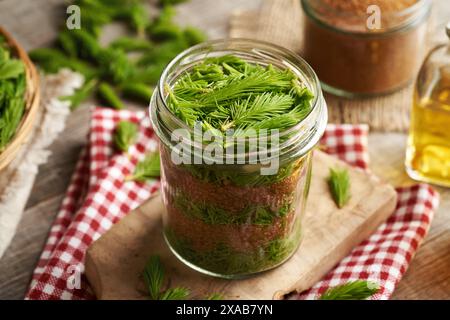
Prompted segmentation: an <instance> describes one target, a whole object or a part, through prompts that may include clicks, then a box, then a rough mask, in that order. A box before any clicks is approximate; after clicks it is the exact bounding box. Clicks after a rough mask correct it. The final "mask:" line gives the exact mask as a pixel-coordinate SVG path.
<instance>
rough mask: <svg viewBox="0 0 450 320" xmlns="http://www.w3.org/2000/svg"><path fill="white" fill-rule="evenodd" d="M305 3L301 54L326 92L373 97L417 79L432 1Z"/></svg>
mask: <svg viewBox="0 0 450 320" xmlns="http://www.w3.org/2000/svg"><path fill="white" fill-rule="evenodd" d="M302 6H303V11H304V13H305V19H304V29H303V30H304V39H303V52H302V54H303V56H304V57H305V59H306V60H307V61H308V62H309V63H310V64H311V66H312V67H313V68H314V69H315V71H316V73H317V74H318V76H319V79H320V80H321V82H322V86H323V88H324V90H326V91H328V92H330V93H332V94H336V95H339V96H346V97H355V96H370V95H376V94H382V93H390V92H393V91H395V90H397V89H399V88H402V87H404V86H406V85H407V84H409V83H410V82H411V81H412V80H413V79H414V78H415V75H416V73H417V71H418V68H419V66H420V62H421V61H422V58H423V53H424V49H425V40H426V30H427V23H426V22H427V20H428V16H429V13H430V9H431V0H358V1H353V0H352V1H349V0H302Z"/></svg>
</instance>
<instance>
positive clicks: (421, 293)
mask: <svg viewBox="0 0 450 320" xmlns="http://www.w3.org/2000/svg"><path fill="white" fill-rule="evenodd" d="M63 2H64V1H63V0H40V1H30V0H1V1H0V24H1V25H2V26H4V27H5V28H6V29H8V30H9V31H11V33H12V34H13V35H14V36H15V37H17V39H18V40H19V41H20V42H21V43H22V44H23V46H24V47H25V48H26V49H31V48H35V47H39V46H44V45H46V44H48V43H49V42H50V41H52V39H54V37H55V35H56V26H57V24H58V22H59V21H61V10H59V9H58V6H61V4H62V3H63ZM260 2H261V0H226V1H225V0H222V1H211V0H191V2H190V3H185V4H181V5H180V6H179V7H178V12H179V15H178V20H179V21H180V22H182V23H183V24H191V25H195V26H198V27H201V28H203V29H204V30H205V31H206V32H207V33H208V35H209V36H210V38H220V37H224V36H226V31H227V23H228V15H229V14H230V13H231V11H232V10H234V9H237V8H244V9H252V8H256V7H257V6H258V5H259V3H260ZM435 4H436V6H437V8H438V9H437V10H436V11H437V13H438V14H439V18H438V22H437V26H438V27H440V28H441V29H442V30H443V28H442V27H443V26H444V25H445V22H446V20H447V19H448V12H449V11H450V7H449V6H448V0H435ZM441 35H442V36H443V31H442V32H441ZM88 118H89V110H88V109H87V108H85V107H84V108H82V109H80V110H77V111H76V112H74V114H73V115H72V116H71V117H70V118H69V122H68V124H67V129H66V131H65V132H64V133H63V134H62V135H61V137H60V138H59V139H58V140H57V141H56V142H55V143H54V145H53V146H52V147H51V151H52V152H53V155H52V156H51V157H50V159H49V162H48V163H47V164H45V165H43V166H41V168H40V172H39V175H38V177H37V179H36V184H35V186H34V188H33V191H32V194H31V197H30V199H29V202H28V204H27V210H26V212H25V214H24V217H23V219H22V222H21V223H20V225H19V229H18V232H17V234H16V236H15V238H14V240H13V243H12V245H11V247H10V248H9V249H8V251H7V252H6V253H5V256H4V257H3V258H2V259H1V260H0V299H21V298H22V297H23V294H24V292H25V290H26V287H27V285H28V282H29V279H30V276H31V273H32V270H33V268H34V266H35V264H36V262H37V259H38V257H39V254H40V252H41V250H42V245H43V244H44V242H45V239H46V237H47V232H48V230H49V228H50V225H51V223H52V221H53V219H54V216H55V214H56V212H57V210H58V208H59V205H60V201H61V199H62V196H63V194H64V192H65V190H66V188H67V184H68V181H69V178H70V174H71V172H72V170H73V167H74V165H75V162H76V159H77V157H78V154H79V151H80V149H81V146H82V145H83V144H84V143H85V141H86V133H87V126H88V122H87V120H88ZM405 141H406V136H405V135H403V134H384V135H383V134H371V136H370V153H371V162H372V165H371V167H372V169H373V171H374V172H375V173H376V174H378V175H380V176H382V177H384V178H385V179H387V180H388V181H389V182H392V183H395V184H396V185H400V184H402V183H412V181H411V180H409V178H408V177H407V176H406V173H405V172H404V167H403V157H404V147H405ZM438 190H439V191H440V192H441V206H440V208H439V210H438V212H437V213H436V216H435V219H434V221H433V224H432V228H431V230H430V233H429V235H428V237H427V239H426V240H425V242H424V244H423V245H422V247H421V248H420V249H419V251H418V253H417V255H416V257H415V259H414V260H413V262H412V263H411V266H410V269H409V270H408V272H407V274H406V276H405V277H404V279H403V280H402V281H401V282H400V284H399V286H398V289H397V290H396V291H395V292H394V296H393V298H394V299H413V298H414V299H415V298H421V299H431V298H435V299H450V252H449V250H450V232H449V231H450V190H448V189H442V188H439V189H438Z"/></svg>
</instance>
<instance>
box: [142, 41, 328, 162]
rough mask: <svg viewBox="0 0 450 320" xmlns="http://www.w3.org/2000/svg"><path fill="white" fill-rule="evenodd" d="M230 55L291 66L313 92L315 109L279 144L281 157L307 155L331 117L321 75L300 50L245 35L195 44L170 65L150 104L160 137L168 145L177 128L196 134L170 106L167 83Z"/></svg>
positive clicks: (288, 131)
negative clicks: (218, 58) (323, 91)
mask: <svg viewBox="0 0 450 320" xmlns="http://www.w3.org/2000/svg"><path fill="white" fill-rule="evenodd" d="M226 54H233V55H237V56H238V57H240V58H242V59H244V60H246V61H248V62H254V63H259V64H273V65H275V66H278V67H282V68H285V69H286V68H289V69H290V70H291V71H292V72H294V73H295V74H296V75H297V76H298V77H299V79H300V80H301V82H302V83H303V84H304V85H305V86H306V87H307V88H308V89H309V90H310V91H311V92H312V93H313V95H314V98H313V99H312V100H311V110H310V111H309V113H308V115H307V116H306V117H305V118H304V119H303V120H301V121H300V122H299V123H297V124H296V125H294V126H292V127H290V128H288V129H286V130H283V131H280V132H279V137H280V138H283V137H289V138H288V139H286V140H285V141H283V143H281V144H280V145H279V151H280V152H279V156H281V155H286V154H290V155H293V154H305V153H306V152H307V151H309V150H310V149H311V148H312V147H313V146H314V145H315V144H316V143H317V142H318V140H319V139H320V137H321V136H322V134H323V132H324V130H325V125H326V119H327V115H326V105H325V102H324V99H323V95H322V90H321V86H320V82H319V79H318V77H317V75H316V74H315V72H314V71H313V69H312V68H311V66H309V64H308V63H307V62H306V61H305V60H304V59H302V58H301V57H300V56H298V55H297V54H296V53H294V52H292V51H290V50H288V49H285V48H283V47H281V46H277V45H275V44H272V43H269V42H264V41H259V40H258V41H256V40H250V39H244V38H232V39H219V40H212V41H207V42H204V43H201V44H198V45H195V46H193V47H191V48H189V49H187V50H185V51H183V52H181V53H180V54H178V55H177V56H176V57H175V58H174V59H173V60H172V61H171V62H170V63H169V64H168V65H167V66H166V68H165V69H164V70H163V72H162V75H161V78H160V80H159V82H158V85H157V90H155V92H154V93H153V96H152V100H151V102H150V107H149V109H150V110H149V112H150V118H151V121H152V125H153V128H154V129H155V130H156V132H157V134H158V136H159V137H160V139H161V140H162V141H163V142H164V143H165V144H169V145H170V136H169V133H170V132H171V131H173V130H175V129H183V130H186V131H187V132H189V133H190V134H192V135H194V134H195V132H194V128H192V127H191V126H189V125H188V124H186V123H185V122H184V121H182V120H181V119H179V118H178V117H177V116H176V115H175V114H173V113H172V112H171V110H170V108H169V106H168V105H167V96H168V95H167V94H166V92H165V91H166V90H165V86H166V85H169V86H173V84H174V83H175V82H176V81H177V79H178V78H179V77H180V76H181V75H182V74H183V73H185V72H186V71H187V70H189V69H190V68H192V67H193V66H194V65H196V64H197V63H200V62H201V61H203V60H204V59H205V58H209V57H216V56H223V55H226ZM324 109H325V110H324ZM324 114H325V115H324ZM161 116H163V117H164V120H162V119H161ZM320 117H321V118H322V121H321V124H322V125H321V126H316V125H315V124H316V121H317V119H318V118H320ZM323 119H325V121H323ZM323 123H325V125H324V124H323ZM258 138H259V136H258ZM255 139H257V138H255ZM197 147H200V148H202V147H201V146H199V145H195V146H194V148H197ZM300 147H301V148H300Z"/></svg>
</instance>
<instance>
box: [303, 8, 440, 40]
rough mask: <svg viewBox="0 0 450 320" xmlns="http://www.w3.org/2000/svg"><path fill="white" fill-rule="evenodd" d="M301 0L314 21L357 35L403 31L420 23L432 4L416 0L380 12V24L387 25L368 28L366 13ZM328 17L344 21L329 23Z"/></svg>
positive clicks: (340, 31)
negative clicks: (339, 23) (409, 3)
mask: <svg viewBox="0 0 450 320" xmlns="http://www.w3.org/2000/svg"><path fill="white" fill-rule="evenodd" d="M301 1H302V6H303V10H304V12H305V13H306V14H307V16H308V17H310V18H312V19H313V20H314V21H315V22H316V23H318V24H320V25H322V26H324V27H326V28H329V29H332V30H333V31H336V32H339V33H344V34H353V35H359V36H374V35H378V36H380V35H389V34H392V33H396V32H400V31H405V30H407V29H409V28H412V27H414V26H416V25H418V24H420V22H421V21H422V20H423V19H424V18H426V17H427V16H428V15H429V14H430V11H431V10H430V9H431V5H432V2H431V0H417V2H415V3H414V4H413V5H411V6H409V7H407V8H405V9H402V10H399V11H391V12H387V13H381V14H382V19H383V21H384V22H383V23H382V24H386V22H388V23H387V24H388V27H381V28H379V29H378V28H376V29H373V30H371V29H368V28H367V26H366V24H365V23H366V21H367V19H368V14H367V13H365V14H355V13H352V12H348V11H343V10H339V9H336V8H330V7H329V5H327V4H325V3H323V0H313V1H310V0H301ZM324 7H326V10H321V9H323V8H324ZM321 11H322V12H321ZM330 18H333V19H340V20H341V21H344V23H343V24H342V25H337V24H333V23H330V22H329V21H327V19H328V20H329V19H330ZM355 22H356V23H355ZM362 22H364V28H362V27H361V26H362V24H361V23H362Z"/></svg>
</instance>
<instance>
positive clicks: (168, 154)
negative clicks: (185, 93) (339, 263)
mask: <svg viewBox="0 0 450 320" xmlns="http://www.w3.org/2000/svg"><path fill="white" fill-rule="evenodd" d="M229 54H232V55H234V56H236V57H239V58H241V59H244V60H245V61H248V62H251V63H254V64H260V65H269V64H271V65H273V66H276V67H278V68H282V69H290V70H291V71H292V72H293V73H295V74H296V75H297V76H298V78H299V79H301V81H302V82H303V84H304V85H305V86H306V87H307V88H308V89H309V90H310V91H311V92H312V93H313V95H314V99H313V101H312V108H311V111H310V113H309V115H308V116H307V117H306V118H305V119H304V120H302V121H301V122H300V123H298V124H297V125H295V126H294V127H292V128H290V129H288V130H286V131H284V132H280V144H279V146H277V152H276V154H277V161H278V165H279V168H278V170H277V171H276V172H275V174H270V175H266V174H262V170H261V169H262V168H263V167H266V165H267V164H263V163H249V162H247V161H245V162H244V163H239V162H237V161H236V159H237V158H239V157H240V156H243V157H241V159H248V158H249V153H250V151H249V150H247V149H245V148H244V149H243V150H244V151H243V153H245V155H243V154H239V153H237V154H234V155H233V159H232V160H233V161H230V162H228V161H224V163H223V164H206V163H204V162H199V163H195V161H194V163H190V164H179V163H177V162H176V161H173V160H174V158H173V152H174V150H177V152H178V151H179V149H177V148H179V147H180V144H179V143H180V141H181V140H177V141H174V139H172V138H173V133H174V132H175V131H176V130H177V129H184V130H185V132H187V133H188V135H189V136H190V137H192V136H194V135H195V129H193V128H190V127H187V126H186V125H185V124H184V123H182V122H181V121H180V120H179V119H178V118H176V117H175V116H174V114H173V113H171V111H170V110H169V108H168V107H167V93H166V90H165V89H164V88H165V86H170V87H172V86H173V85H174V84H175V83H176V81H177V79H179V77H180V75H181V74H183V73H184V72H186V71H188V70H190V69H191V68H192V67H193V66H195V65H196V64H198V63H201V62H202V61H204V60H205V59H206V58H208V57H218V56H224V55H229ZM150 109H151V110H150V112H151V120H152V124H153V127H154V128H155V131H156V133H157V135H158V137H159V138H160V140H161V142H160V153H161V167H162V175H161V188H162V196H163V201H164V204H165V207H166V212H165V214H164V215H163V225H164V233H165V238H166V241H167V243H168V245H169V247H170V248H171V250H172V251H173V252H174V253H175V255H176V256H177V257H178V258H179V259H180V260H182V261H183V262H184V263H185V264H187V265H189V266H190V267H192V268H194V269H196V270H198V271H200V272H203V273H206V274H209V275H213V276H218V277H224V278H240V277H245V276H248V275H251V274H255V273H258V272H261V271H265V270H268V269H271V268H274V267H276V266H278V265H280V264H281V263H283V262H284V261H286V260H287V259H288V258H289V257H290V256H291V255H292V254H293V253H294V252H295V251H296V250H297V248H298V246H299V244H300V240H301V238H302V221H303V216H304V211H305V203H306V199H307V196H308V190H309V183H310V179H311V159H312V155H311V154H312V149H313V147H314V146H315V145H316V144H317V143H318V141H319V139H320V137H321V136H322V134H323V132H324V130H325V126H326V121H327V113H326V104H325V101H324V99H323V96H322V92H321V88H320V84H319V82H318V79H317V77H316V75H315V73H314V72H313V70H312V69H311V68H310V67H309V65H308V64H307V63H306V62H305V61H304V60H303V59H301V58H300V57H298V56H297V55H296V54H294V53H292V52H290V51H288V50H286V49H283V48H281V47H277V46H274V45H271V44H268V43H264V42H256V41H250V40H242V39H230V40H219V41H212V42H207V43H205V44H201V45H198V46H195V47H193V48H191V49H188V50H187V51H185V52H183V53H181V54H180V55H179V56H178V57H176V58H175V59H174V60H173V61H172V62H171V63H170V64H169V65H168V67H167V68H166V70H165V71H164V72H163V74H162V77H161V79H160V82H159V84H158V87H157V90H155V93H154V95H153V97H152V101H151V104H150ZM182 141H184V143H188V144H189V147H192V149H191V150H193V151H192V154H193V155H201V156H204V152H205V148H207V146H205V145H204V144H196V143H195V142H194V143H193V142H192V141H191V140H189V139H186V140H182ZM186 141H189V142H186ZM184 147H186V145H184ZM255 152H257V153H258V152H260V151H259V149H258V150H257V151H255ZM258 157H259V156H258ZM269 159H272V158H270V157H269V158H268V160H269ZM228 160H229V159H228ZM272 160H274V159H272Z"/></svg>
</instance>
